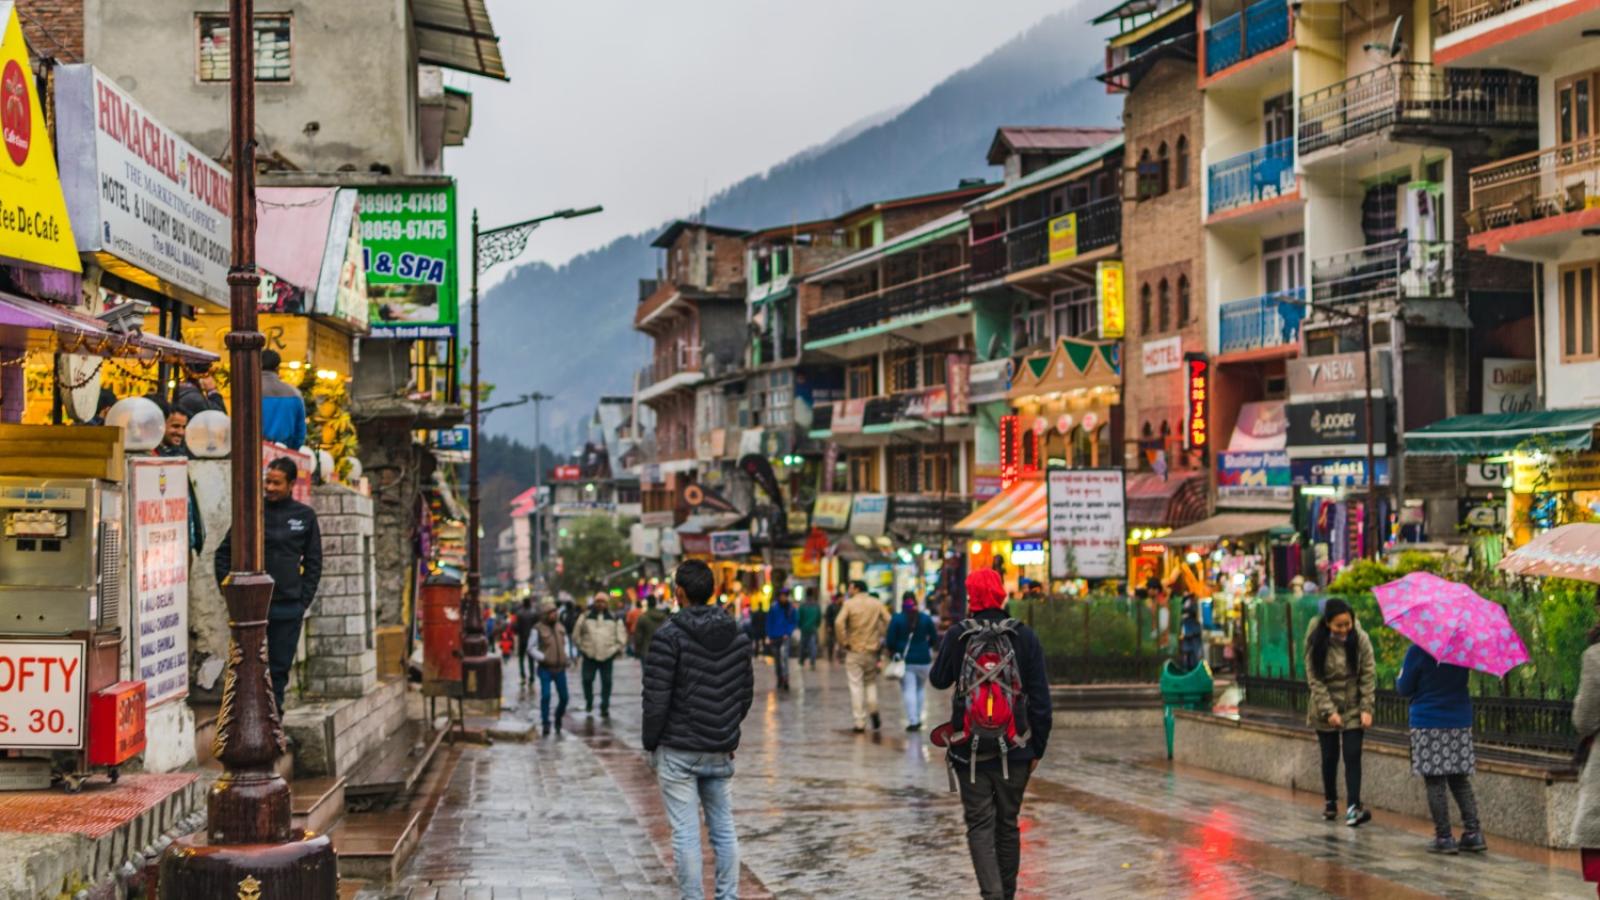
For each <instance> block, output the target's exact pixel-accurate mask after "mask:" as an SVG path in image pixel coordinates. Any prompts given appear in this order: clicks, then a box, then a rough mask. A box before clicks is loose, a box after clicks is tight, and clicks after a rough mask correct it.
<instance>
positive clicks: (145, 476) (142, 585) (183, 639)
mask: <svg viewBox="0 0 1600 900" xmlns="http://www.w3.org/2000/svg"><path fill="white" fill-rule="evenodd" d="M130 468H131V469H132V472H131V473H130V476H129V479H128V483H129V490H130V491H131V498H130V502H129V509H130V510H131V514H132V516H131V517H132V521H133V554H132V557H131V559H130V562H131V565H132V569H133V571H132V573H131V575H132V582H133V638H134V640H133V645H134V648H135V650H134V672H135V674H136V675H137V676H138V679H139V680H141V681H143V682H144V683H145V687H146V688H147V690H148V691H149V693H148V695H147V697H146V701H145V702H146V705H147V706H150V707H155V706H159V705H160V704H162V703H164V702H166V701H168V700H176V699H178V698H179V697H184V696H187V695H188V693H189V465H188V463H187V462H186V461H185V460H182V459H162V458H157V457H152V458H149V459H136V460H132V461H131V465H130ZM308 474H309V473H308Z"/></svg>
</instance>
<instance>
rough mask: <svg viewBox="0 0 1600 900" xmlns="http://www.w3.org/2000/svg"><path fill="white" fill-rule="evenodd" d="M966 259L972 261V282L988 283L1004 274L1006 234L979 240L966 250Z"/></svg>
mask: <svg viewBox="0 0 1600 900" xmlns="http://www.w3.org/2000/svg"><path fill="white" fill-rule="evenodd" d="M967 253H968V258H969V259H971V260H972V268H971V270H970V271H971V272H972V281H973V283H977V282H980V281H988V280H989V279H991V278H999V277H1001V276H1002V275H1004V274H1006V263H1007V260H1006V233H1005V232H1003V231H1002V232H1000V233H999V234H991V235H989V236H988V237H986V238H979V239H977V240H975V241H973V242H972V244H971V245H970V246H969V247H968V248H967Z"/></svg>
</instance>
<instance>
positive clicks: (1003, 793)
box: [956, 763, 1030, 900]
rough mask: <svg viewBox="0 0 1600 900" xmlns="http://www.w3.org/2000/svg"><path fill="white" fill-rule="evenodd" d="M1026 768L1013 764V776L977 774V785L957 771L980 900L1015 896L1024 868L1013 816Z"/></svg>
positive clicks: (990, 771)
mask: <svg viewBox="0 0 1600 900" xmlns="http://www.w3.org/2000/svg"><path fill="white" fill-rule="evenodd" d="M1029 774H1030V773H1029V771H1028V763H1012V764H1011V777H1010V778H1007V777H1005V775H1004V774H1003V773H1002V772H1001V770H1000V769H999V767H995V768H992V769H988V768H985V769H979V770H978V771H977V783H976V784H974V783H973V779H972V775H971V773H969V772H968V771H967V770H966V767H965V766H963V765H958V766H956V783H957V784H959V785H960V786H961V811H962V813H963V815H964V816H965V817H966V820H967V850H968V851H970V852H971V854H972V869H973V872H974V873H975V874H976V875H977V876H978V890H979V892H980V893H981V894H982V896H983V900H1011V898H1013V897H1015V896H1016V895H1017V868H1018V866H1020V865H1021V863H1022V836H1021V832H1019V831H1018V830H1017V815H1018V814H1019V813H1021V812H1022V792H1023V790H1024V789H1025V788H1027V786H1028V775H1029Z"/></svg>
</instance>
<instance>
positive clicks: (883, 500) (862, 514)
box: [850, 494, 889, 537]
mask: <svg viewBox="0 0 1600 900" xmlns="http://www.w3.org/2000/svg"><path fill="white" fill-rule="evenodd" d="M888 523H889V495H888V494H856V495H855V496H854V497H853V498H852V499H851V501H850V533H851V534H865V535H870V536H872V537H877V536H878V535H881V534H883V529H884V526H886V525H887V524H888Z"/></svg>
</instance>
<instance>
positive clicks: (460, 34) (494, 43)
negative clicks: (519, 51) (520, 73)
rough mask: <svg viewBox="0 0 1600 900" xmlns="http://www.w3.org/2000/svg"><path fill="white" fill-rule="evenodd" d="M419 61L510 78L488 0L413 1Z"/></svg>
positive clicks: (412, 8)
mask: <svg viewBox="0 0 1600 900" xmlns="http://www.w3.org/2000/svg"><path fill="white" fill-rule="evenodd" d="M410 3H411V24H412V29H413V31H414V32H415V34H416V39H417V62H419V63H422V64H425V65H434V66H443V67H444V68H446V69H455V70H456V71H458V72H470V73H472V74H474V75H482V76H484V77H485V78H497V79H499V80H501V81H509V80H510V78H508V77H507V76H506V66H505V61H504V60H503V59H501V57H500V37H499V35H497V34H495V33H494V23H493V22H491V21H489V8H488V6H487V2H486V0H410Z"/></svg>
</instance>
